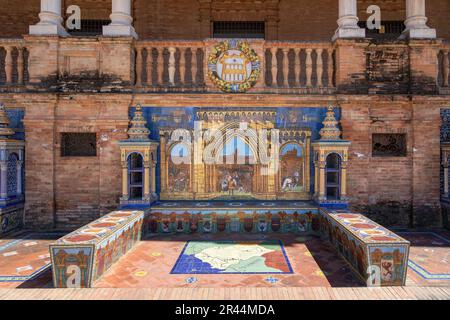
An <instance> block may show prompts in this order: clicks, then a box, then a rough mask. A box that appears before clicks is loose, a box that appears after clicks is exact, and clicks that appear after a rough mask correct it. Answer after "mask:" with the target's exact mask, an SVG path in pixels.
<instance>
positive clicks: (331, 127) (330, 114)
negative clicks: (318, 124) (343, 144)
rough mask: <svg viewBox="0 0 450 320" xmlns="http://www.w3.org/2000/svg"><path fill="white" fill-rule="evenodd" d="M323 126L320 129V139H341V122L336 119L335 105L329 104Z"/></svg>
mask: <svg viewBox="0 0 450 320" xmlns="http://www.w3.org/2000/svg"><path fill="white" fill-rule="evenodd" d="M322 123H323V128H322V130H320V137H321V138H320V140H341V130H340V129H339V126H338V124H339V122H338V121H337V120H336V116H335V114H334V107H333V105H331V104H330V105H329V106H328V110H327V115H326V117H325V120H323V122H322Z"/></svg>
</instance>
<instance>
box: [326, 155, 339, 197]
mask: <svg viewBox="0 0 450 320" xmlns="http://www.w3.org/2000/svg"><path fill="white" fill-rule="evenodd" d="M325 175H326V185H325V187H326V193H327V199H328V200H339V199H340V198H341V157H340V156H339V155H338V154H336V153H331V154H329V155H328V156H327V163H326V168H325Z"/></svg>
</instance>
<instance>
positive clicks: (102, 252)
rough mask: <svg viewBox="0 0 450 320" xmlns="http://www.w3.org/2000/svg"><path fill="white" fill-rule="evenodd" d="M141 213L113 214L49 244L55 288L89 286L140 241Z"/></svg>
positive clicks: (142, 216)
mask: <svg viewBox="0 0 450 320" xmlns="http://www.w3.org/2000/svg"><path fill="white" fill-rule="evenodd" d="M143 221H144V212H143V211H114V212H111V213H109V214H107V215H105V216H103V217H102V218H100V219H98V220H96V221H94V222H92V223H89V224H88V225H86V226H84V227H82V228H80V229H78V230H76V231H74V232H72V233H69V234H68V235H66V236H64V237H62V238H61V239H59V240H57V241H56V242H55V243H54V244H52V245H50V255H51V260H52V267H53V268H52V269H53V283H54V286H55V287H56V288H67V287H81V288H88V287H91V286H92V284H93V283H94V281H95V280H97V279H98V278H99V277H101V276H102V274H103V273H104V272H105V271H106V270H108V269H109V268H110V267H111V266H112V265H113V264H114V263H115V262H116V261H117V260H118V259H119V258H120V257H121V256H123V255H124V254H126V253H127V252H128V251H129V250H130V249H131V248H132V247H133V246H134V245H135V244H136V243H137V242H138V241H139V240H140V239H141V232H142V223H143Z"/></svg>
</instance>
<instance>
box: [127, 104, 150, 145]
mask: <svg viewBox="0 0 450 320" xmlns="http://www.w3.org/2000/svg"><path fill="white" fill-rule="evenodd" d="M149 134H150V130H148V129H147V120H145V118H144V116H143V114H142V107H141V105H140V104H137V105H136V111H135V112H134V116H133V118H132V119H131V121H130V129H128V135H129V136H130V140H137V141H146V140H150V139H149V137H148V136H149Z"/></svg>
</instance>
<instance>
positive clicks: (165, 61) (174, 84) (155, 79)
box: [135, 41, 205, 91]
mask: <svg viewBox="0 0 450 320" xmlns="http://www.w3.org/2000/svg"><path fill="white" fill-rule="evenodd" d="M135 50H136V86H137V87H138V88H145V90H150V91H161V90H164V88H165V89H170V88H181V89H182V88H188V89H189V90H196V89H198V88H203V87H204V85H205V80H204V75H205V72H204V59H205V51H204V44H203V42H195V41H192V42H189V41H177V42H167V41H164V42H159V41H142V42H139V43H138V44H137V45H136V49H135Z"/></svg>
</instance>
